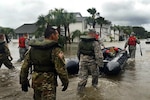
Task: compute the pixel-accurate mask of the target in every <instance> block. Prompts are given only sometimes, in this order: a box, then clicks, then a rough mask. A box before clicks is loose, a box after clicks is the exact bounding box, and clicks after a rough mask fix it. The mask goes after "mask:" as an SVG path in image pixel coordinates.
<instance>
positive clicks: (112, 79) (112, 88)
mask: <svg viewBox="0 0 150 100" xmlns="http://www.w3.org/2000/svg"><path fill="white" fill-rule="evenodd" d="M145 41H146V40H141V48H142V53H143V56H141V55H140V48H139V45H137V50H136V58H135V61H131V60H130V59H129V60H128V62H127V64H126V66H125V71H122V72H121V73H120V74H119V75H117V76H102V77H99V84H98V90H95V89H94V88H92V87H91V76H89V79H88V83H87V86H86V88H85V91H84V95H82V96H79V95H77V91H76V88H77V83H78V81H79V79H78V77H77V76H71V77H70V78H69V81H70V84H69V87H68V90H67V91H65V92H62V91H61V89H62V87H61V82H60V80H59V79H58V81H59V86H58V88H57V100H150V44H145ZM124 43H125V42H124V41H123V42H113V43H110V42H104V44H105V46H106V47H107V46H118V47H120V48H123V47H124ZM17 46H18V45H17V43H14V42H11V43H10V44H9V47H10V50H11V54H12V56H13V58H14V59H13V61H12V62H13V64H14V66H16V68H17V69H16V70H15V71H11V70H8V69H7V68H5V67H4V65H3V66H2V68H1V69H0V100H33V99H32V95H33V90H32V88H30V89H29V91H28V92H27V93H26V92H22V91H21V88H20V85H19V72H20V67H21V63H16V61H17V59H18V58H19V52H18V48H17ZM76 51H77V44H72V45H68V47H67V48H66V52H65V55H66V58H75V57H76Z"/></svg>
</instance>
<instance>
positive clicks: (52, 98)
mask: <svg viewBox="0 0 150 100" xmlns="http://www.w3.org/2000/svg"><path fill="white" fill-rule="evenodd" d="M58 36H59V34H58V32H57V30H55V29H54V28H51V27H49V26H48V27H47V28H46V30H45V33H44V37H45V39H44V40H33V41H30V43H29V44H30V46H31V49H30V50H29V51H28V53H27V54H26V56H25V59H24V63H23V65H22V68H21V72H20V84H21V87H22V90H23V91H26V92H27V91H28V86H29V82H28V79H27V77H28V72H29V68H30V67H33V73H32V88H33V89H34V100H56V87H57V85H58V84H57V76H59V78H60V80H61V82H62V86H63V89H62V91H65V90H66V89H67V87H68V83H69V80H68V73H67V70H66V67H65V59H64V54H63V52H62V50H61V48H60V47H59V46H58V43H57V40H58Z"/></svg>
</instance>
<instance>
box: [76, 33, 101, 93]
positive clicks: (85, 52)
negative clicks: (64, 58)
mask: <svg viewBox="0 0 150 100" xmlns="http://www.w3.org/2000/svg"><path fill="white" fill-rule="evenodd" d="M95 35H96V31H95V30H90V31H89V33H88V36H87V37H83V38H81V41H80V43H79V46H78V54H77V55H78V59H79V60H80V61H79V78H80V81H79V83H78V87H77V91H78V94H79V93H83V89H84V87H85V86H86V84H87V79H88V75H89V72H90V74H91V75H92V86H93V87H94V88H96V89H97V85H98V77H99V67H103V53H102V50H101V47H100V45H99V42H98V41H97V40H96V38H95Z"/></svg>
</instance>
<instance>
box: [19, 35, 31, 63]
mask: <svg viewBox="0 0 150 100" xmlns="http://www.w3.org/2000/svg"><path fill="white" fill-rule="evenodd" d="M28 49H29V39H28V34H27V33H25V34H23V36H22V37H20V38H19V54H20V58H19V59H18V62H21V61H22V60H23V59H24V56H25V53H26V52H27V51H28Z"/></svg>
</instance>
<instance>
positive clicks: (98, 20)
mask: <svg viewBox="0 0 150 100" xmlns="http://www.w3.org/2000/svg"><path fill="white" fill-rule="evenodd" d="M96 22H97V24H99V25H100V34H99V35H100V37H101V29H102V25H103V24H105V23H106V21H105V20H104V18H103V17H98V18H97V19H96Z"/></svg>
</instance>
